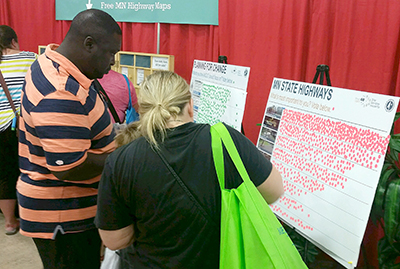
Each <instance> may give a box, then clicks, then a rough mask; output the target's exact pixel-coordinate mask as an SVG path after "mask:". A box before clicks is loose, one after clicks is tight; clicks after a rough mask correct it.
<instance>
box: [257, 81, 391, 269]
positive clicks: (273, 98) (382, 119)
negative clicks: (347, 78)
mask: <svg viewBox="0 0 400 269" xmlns="http://www.w3.org/2000/svg"><path fill="white" fill-rule="evenodd" d="M398 102H399V98H398V97H393V96H386V95H380V94H374V93H368V92H361V91H355V90H348V89H342V88H335V87H330V86H322V85H317V84H310V83H304V82H298V81H292V80H285V79H279V78H274V81H273V84H272V87H271V91H270V95H269V98H268V103H267V106H266V109H265V113H264V117H263V122H262V126H261V129H260V135H259V138H258V141H257V147H258V149H259V150H260V151H261V152H262V153H263V154H264V155H265V156H266V157H267V158H269V159H270V160H271V162H272V163H273V164H274V166H275V167H276V168H277V169H278V170H279V171H280V172H281V174H282V177H283V180H284V188H285V194H284V196H282V197H281V198H280V199H279V200H278V201H277V202H275V203H274V204H272V205H271V208H272V210H273V211H274V213H275V214H276V215H277V216H278V217H279V218H280V219H282V220H283V221H284V222H285V223H287V224H289V225H290V226H292V227H294V228H295V230H297V231H298V232H299V233H300V234H302V235H303V236H304V237H306V238H307V239H309V240H310V241H311V242H312V243H314V244H315V245H316V246H318V247H319V248H320V249H322V250H323V251H324V252H326V253H327V254H329V255H330V256H331V257H333V258H334V259H336V260H337V261H338V262H339V263H340V264H342V265H343V266H345V267H346V268H354V267H355V266H356V265H357V261H358V255H359V252H360V245H361V242H362V239H363V237H364V232H365V229H366V225H367V222H368V218H369V213H370V210H371V206H372V203H373V199H374V195H375V190H376V186H377V184H378V181H379V176H380V172H381V170H382V166H383V162H384V157H385V154H386V150H387V145H388V142H389V138H390V135H389V134H390V129H391V127H392V123H393V119H394V116H395V113H396V109H397V106H398Z"/></svg>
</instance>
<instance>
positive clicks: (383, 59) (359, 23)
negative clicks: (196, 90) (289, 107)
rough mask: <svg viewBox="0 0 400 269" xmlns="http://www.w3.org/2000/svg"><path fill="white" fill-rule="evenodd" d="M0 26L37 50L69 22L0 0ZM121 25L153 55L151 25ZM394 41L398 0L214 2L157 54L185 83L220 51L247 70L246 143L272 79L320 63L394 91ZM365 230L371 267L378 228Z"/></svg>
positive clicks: (43, 3) (254, 132)
mask: <svg viewBox="0 0 400 269" xmlns="http://www.w3.org/2000/svg"><path fill="white" fill-rule="evenodd" d="M0 24H8V25H10V26H11V27H13V28H14V29H15V30H16V32H17V34H18V37H19V43H20V46H21V49H23V50H30V51H35V52H37V50H38V45H46V44H48V43H52V42H55V43H60V42H61V41H62V39H63V37H64V36H65V34H66V32H67V30H68V28H69V25H70V22H68V21H56V20H55V1H54V0H31V1H22V0H12V1H11V0H0ZM120 25H121V28H122V31H123V42H122V50H124V51H135V52H147V53H156V50H157V25H156V24H145V23H121V24H120ZM399 45H400V1H398V0H385V1H382V0H346V1H343V0H318V1H314V0H280V1H276V0H250V1H239V0H219V26H206V25H177V24H161V27H160V53H161V54H171V55H175V71H176V72H177V73H178V74H180V75H181V76H183V77H184V78H185V79H187V80H188V81H190V77H191V72H192V65H193V60H194V59H199V60H206V61H217V60H218V56H219V55H225V56H227V58H228V63H229V64H234V65H242V66H249V67H250V68H251V70H250V80H249V85H248V96H247V101H246V109H245V114H244V122H243V125H244V130H245V133H246V136H247V137H249V138H250V139H251V140H252V141H253V142H256V140H257V137H258V134H259V128H260V127H258V126H257V123H260V122H261V120H262V117H263V113H264V109H265V105H266V103H267V99H268V95H269V89H270V87H271V83H272V80H273V78H274V77H280V78H285V79H292V80H299V81H305V82H311V81H312V79H313V77H314V74H315V71H316V67H317V65H319V64H327V65H328V66H329V67H330V77H331V80H332V85H333V86H336V87H342V88H349V89H357V90H361V91H366V92H374V93H381V94H389V95H396V96H399V95H400V80H399V78H400V73H399V72H400V71H399V60H400V49H399V48H400V46H399ZM368 227H372V226H368ZM366 235H367V236H372V237H373V238H372V240H371V238H367V239H368V246H367V252H375V253H373V254H371V255H368V256H370V257H374V259H373V261H370V263H372V264H373V265H374V264H376V261H375V260H376V259H375V257H376V240H374V239H376V238H377V237H379V236H380V235H381V233H379V232H376V228H375V229H374V228H368V229H367V234H366ZM370 245H371V246H370ZM376 266H377V265H376Z"/></svg>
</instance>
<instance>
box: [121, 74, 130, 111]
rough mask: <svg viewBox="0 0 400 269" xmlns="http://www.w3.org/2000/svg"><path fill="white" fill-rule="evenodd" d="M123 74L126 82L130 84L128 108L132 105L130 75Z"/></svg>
mask: <svg viewBox="0 0 400 269" xmlns="http://www.w3.org/2000/svg"><path fill="white" fill-rule="evenodd" d="M122 75H123V76H124V78H125V81H126V84H128V92H129V105H128V108H129V107H132V97H131V86H130V84H129V80H128V77H127V76H126V75H124V74H122Z"/></svg>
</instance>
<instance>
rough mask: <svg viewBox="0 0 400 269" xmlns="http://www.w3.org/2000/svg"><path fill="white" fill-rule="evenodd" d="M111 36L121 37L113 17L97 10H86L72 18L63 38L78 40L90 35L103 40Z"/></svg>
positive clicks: (119, 29)
mask: <svg viewBox="0 0 400 269" xmlns="http://www.w3.org/2000/svg"><path fill="white" fill-rule="evenodd" d="M113 34H118V35H122V31H121V28H120V27H119V25H118V24H117V22H116V21H115V20H114V19H113V17H111V16H110V15H109V14H108V13H106V12H104V11H101V10H98V9H88V10H85V11H82V12H80V13H78V14H77V15H76V16H75V17H74V19H73V20H72V23H71V27H70V28H69V31H68V33H67V35H66V37H65V38H73V39H76V38H78V39H80V38H85V37H86V36H88V35H91V36H93V37H94V38H96V39H99V40H103V38H104V37H105V38H109V37H110V36H111V35H113Z"/></svg>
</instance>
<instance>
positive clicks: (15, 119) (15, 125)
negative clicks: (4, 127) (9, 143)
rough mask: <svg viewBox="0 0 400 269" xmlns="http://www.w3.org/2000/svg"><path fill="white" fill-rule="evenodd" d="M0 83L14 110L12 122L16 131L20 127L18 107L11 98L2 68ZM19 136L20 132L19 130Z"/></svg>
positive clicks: (12, 128) (12, 127)
mask: <svg viewBox="0 0 400 269" xmlns="http://www.w3.org/2000/svg"><path fill="white" fill-rule="evenodd" d="M0 84H1V87H2V88H3V91H4V93H5V94H6V96H7V99H8V102H9V103H10V106H11V108H12V110H13V112H14V118H13V119H12V123H11V130H13V131H14V130H15V129H17V128H18V118H19V114H18V111H17V108H16V107H15V105H14V102H13V100H12V98H11V94H10V91H9V89H8V86H7V84H6V81H5V79H4V77H3V73H1V70H0ZM17 136H18V132H17Z"/></svg>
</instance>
